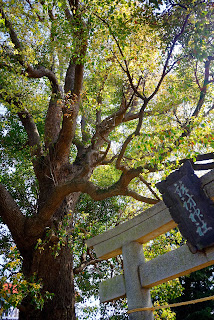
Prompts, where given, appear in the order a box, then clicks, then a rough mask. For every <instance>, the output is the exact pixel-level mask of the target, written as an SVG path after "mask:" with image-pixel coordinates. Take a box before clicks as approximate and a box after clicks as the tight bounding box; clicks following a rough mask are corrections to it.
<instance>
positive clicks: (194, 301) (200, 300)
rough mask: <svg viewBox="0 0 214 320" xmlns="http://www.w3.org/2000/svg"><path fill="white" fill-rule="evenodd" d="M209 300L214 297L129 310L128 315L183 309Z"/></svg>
mask: <svg viewBox="0 0 214 320" xmlns="http://www.w3.org/2000/svg"><path fill="white" fill-rule="evenodd" d="M208 300H214V296H210V297H204V298H200V299H195V300H190V301H185V302H178V303H172V304H166V305H162V306H155V307H154V306H153V307H145V308H137V309H132V310H128V311H127V313H133V312H140V311H155V310H159V309H167V308H174V307H181V306H186V305H189V304H195V303H199V302H204V301H208Z"/></svg>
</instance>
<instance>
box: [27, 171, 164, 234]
mask: <svg viewBox="0 0 214 320" xmlns="http://www.w3.org/2000/svg"><path fill="white" fill-rule="evenodd" d="M142 171H143V168H141V167H138V168H134V169H130V170H129V171H127V172H125V173H122V175H121V177H120V179H119V180H118V181H117V182H116V183H114V184H113V185H112V186H110V187H107V188H100V187H98V186H96V185H94V184H93V183H92V182H91V181H85V180H84V179H73V180H71V181H70V182H67V183H65V184H61V185H58V186H56V187H55V188H54V189H53V190H52V191H50V195H49V197H47V201H46V202H45V204H44V206H43V207H42V208H41V210H40V212H39V213H38V215H37V216H34V217H30V218H27V222H26V224H25V232H26V233H27V234H31V235H32V236H34V237H36V236H37V235H39V234H41V232H43V230H44V228H45V227H46V226H48V224H49V223H50V219H51V218H52V216H53V214H54V212H55V211H56V209H57V208H58V207H59V206H60V204H61V203H62V201H63V200H64V199H65V197H66V196H67V195H69V194H71V193H75V192H82V193H87V194H88V195H89V196H90V197H91V198H92V199H93V200H95V201H99V200H104V199H106V198H110V197H114V196H118V195H123V196H130V197H134V198H135V199H137V200H139V201H143V202H146V203H149V204H154V203H157V202H158V200H157V199H151V198H147V197H143V196H141V195H139V194H137V193H136V192H135V191H132V190H129V189H128V185H129V184H130V182H131V181H132V180H133V179H134V178H136V177H139V175H140V174H141V173H142Z"/></svg>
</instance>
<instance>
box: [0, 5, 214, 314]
mask: <svg viewBox="0 0 214 320" xmlns="http://www.w3.org/2000/svg"><path fill="white" fill-rule="evenodd" d="M213 12H214V6H213V4H212V3H210V1H206V0H204V1H199V0H185V1H182V0H181V1H179V0H174V1H173V0H166V1H162V0H160V1H159V0H151V1H147V0H145V1H144V0H138V1H135V0H130V1H128V0H122V1H118V0H114V1H112V0H100V1H97V0H90V1H89V0H84V1H81V2H80V1H79V0H59V1H56V0H50V1H47V0H21V1H19V2H18V3H17V2H16V1H14V0H0V14H1V16H0V37H1V38H0V53H1V54H0V101H1V104H2V105H3V106H4V107H5V108H7V112H6V113H4V114H3V115H2V116H1V122H0V123H1V125H0V130H1V145H0V148H1V149H0V150H1V159H0V163H1V175H0V179H1V181H0V182H1V184H0V216H1V219H2V222H3V223H4V224H5V225H7V227H8V228H9V230H10V232H11V235H12V237H13V241H14V242H15V244H16V246H17V248H18V250H19V251H20V254H21V257H22V259H23V263H22V270H23V273H24V275H25V277H26V278H27V279H31V278H32V277H33V276H36V277H37V278H38V279H42V281H43V283H44V291H45V292H47V291H48V292H50V293H54V297H53V299H52V301H49V302H47V307H46V304H45V307H44V308H43V311H41V312H40V311H38V312H37V313H35V312H34V311H33V309H32V308H31V306H30V303H29V296H27V297H25V299H24V301H23V303H22V305H21V307H20V312H21V313H20V319H43V318H44V317H45V319H47V320H48V319H51V320H54V319H59V318H61V319H65V320H66V319H75V312H74V300H75V292H74V275H75V274H78V273H80V272H82V271H83V270H84V268H85V267H87V266H89V265H94V264H95V263H96V262H97V261H96V257H94V256H93V254H92V253H91V252H89V251H87V252H85V251H84V250H83V251H82V252H81V254H80V260H79V264H78V263H76V261H75V259H74V253H75V235H76V232H77V229H78V228H82V229H81V230H82V231H81V230H80V229H78V230H80V231H81V232H80V233H79V234H80V236H78V237H79V239H80V238H81V237H82V238H84V237H85V234H86V233H87V230H85V229H87V227H85V226H84V228H83V227H82V226H80V225H79V224H81V223H82V221H83V222H84V221H86V220H87V218H86V217H85V216H84V214H82V211H80V210H79V211H78V210H77V203H78V201H79V204H80V203H81V201H82V203H83V204H84V201H83V198H82V194H87V195H88V196H90V197H91V198H92V199H93V200H95V201H101V202H102V201H105V200H106V199H108V198H112V197H117V196H123V197H128V199H133V201H136V202H137V203H143V204H145V206H149V205H153V204H155V203H157V202H158V201H160V196H159V194H158V192H157V190H155V182H156V181H157V180H158V179H160V177H164V176H165V175H166V174H168V173H169V172H170V171H171V170H172V169H174V168H176V167H177V166H178V165H180V164H181V163H183V162H184V161H185V160H186V159H191V160H192V162H193V165H194V168H195V169H211V168H213V167H214V163H213V161H211V162H207V163H205V164H201V163H197V162H196V163H195V161H196V160H197V161H200V160H213V146H214V140H213V112H212V111H213V107H214V104H213V84H214V51H213V50H214V49H213V48H214V47H213V38H214V32H213ZM80 196H81V197H80ZM126 199H127V198H126ZM112 201H113V202H114V200H112ZM121 201H125V200H121ZM130 201H131V200H130ZM109 203H110V202H109ZM80 207H81V206H80ZM80 207H79V208H80ZM75 210H76V211H75ZM89 211H90V214H91V215H92V216H93V211H91V210H89ZM107 211H108V210H107ZM108 212H109V211H108ZM118 212H119V211H117V210H116V216H117V217H119V218H121V216H122V215H121V214H119V213H118ZM113 216H114V215H112V212H111V214H110V215H109V221H112V223H119V222H120V221H119V220H120V219H119V218H118V219H116V222H115V217H113ZM100 218H101V219H102V218H103V217H102V214H100ZM105 219H106V220H108V219H107V218H106V217H105ZM105 219H104V220H105ZM104 220H103V221H104ZM110 224H111V223H110ZM83 229H84V230H85V231H83ZM98 229H99V228H97V232H101V230H102V227H101V228H100V229H99V230H98ZM83 247H84V241H83ZM39 248H40V249H39ZM41 248H42V249H41ZM53 248H54V249H53ZM53 250H55V251H54V254H53ZM47 266H49V267H47ZM71 270H72V272H71ZM59 275H60V276H59ZM62 283H63V285H62ZM63 290H64V291H66V290H67V296H65V294H63V293H62V292H63ZM65 306H66V307H65ZM42 317H43V318H42Z"/></svg>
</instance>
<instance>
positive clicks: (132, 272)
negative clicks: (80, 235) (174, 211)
mask: <svg viewBox="0 0 214 320" xmlns="http://www.w3.org/2000/svg"><path fill="white" fill-rule="evenodd" d="M201 182H202V187H203V189H204V191H205V192H206V194H207V195H208V197H209V198H211V199H213V200H214V170H212V171H210V172H208V173H207V174H205V175H204V176H202V177H201ZM175 226H176V223H175V222H174V220H173V219H172V218H171V215H170V213H169V210H168V208H167V207H166V206H165V204H164V203H163V201H161V202H159V203H158V204H156V205H154V206H153V207H152V208H150V209H147V210H145V211H144V212H142V213H141V214H139V215H138V216H136V217H135V218H133V219H131V220H129V221H127V222H125V223H122V224H121V225H118V226H117V227H115V228H113V229H110V230H108V231H106V232H104V233H103V234H100V235H98V236H96V237H94V238H91V239H88V240H87V245H88V247H91V248H94V250H95V252H96V255H97V257H98V258H101V259H109V258H112V257H115V256H117V255H118V254H122V255H123V262H124V274H121V275H119V276H116V277H114V278H111V279H109V280H106V281H103V282H101V283H100V300H101V302H107V301H112V300H116V299H119V298H121V297H125V296H126V297H127V300H128V309H129V310H133V309H136V308H143V307H150V306H151V305H152V304H151V297H150V292H149V288H152V287H153V286H156V285H158V284H161V283H164V282H166V281H168V280H171V279H175V278H177V277H180V276H182V275H186V274H189V273H191V272H193V271H196V270H199V269H202V268H204V267H207V266H209V265H212V264H214V248H213V247H212V248H207V249H206V250H204V251H203V252H197V253H196V254H192V253H191V252H190V251H189V249H188V247H187V246H186V245H183V246H182V247H180V248H178V249H175V250H172V251H170V252H167V253H165V254H163V255H161V256H158V257H156V258H154V259H152V260H150V261H148V262H145V259H144V254H143V247H142V245H141V244H143V243H146V242H148V241H150V240H152V239H154V238H156V237H157V236H159V235H161V234H163V233H165V232H167V231H170V230H171V229H172V228H174V227H175ZM129 318H130V320H152V319H153V313H152V312H151V311H141V312H134V313H131V314H130V315H129Z"/></svg>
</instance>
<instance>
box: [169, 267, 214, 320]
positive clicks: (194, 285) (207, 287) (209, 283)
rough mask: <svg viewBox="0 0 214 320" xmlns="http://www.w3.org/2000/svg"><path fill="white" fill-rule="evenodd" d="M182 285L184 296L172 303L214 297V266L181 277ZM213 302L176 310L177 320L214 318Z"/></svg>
mask: <svg viewBox="0 0 214 320" xmlns="http://www.w3.org/2000/svg"><path fill="white" fill-rule="evenodd" d="M179 280H180V283H181V285H182V287H183V288H184V290H183V292H182V295H181V296H180V297H179V298H178V297H177V298H176V299H174V300H172V301H174V302H183V301H190V300H194V299H200V298H204V297H208V296H211V295H213V290H214V289H213V266H211V267H208V268H205V269H203V270H200V271H196V272H193V273H191V274H190V275H189V276H188V277H181V278H180V279H179ZM213 307H214V303H213V301H205V302H201V303H198V304H195V305H188V306H182V307H179V308H175V309H174V312H175V313H176V319H177V320H180V319H182V320H196V319H198V318H199V319H204V320H205V319H212V318H213Z"/></svg>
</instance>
